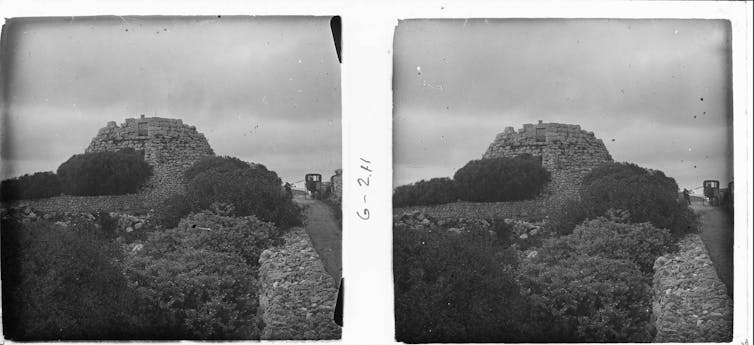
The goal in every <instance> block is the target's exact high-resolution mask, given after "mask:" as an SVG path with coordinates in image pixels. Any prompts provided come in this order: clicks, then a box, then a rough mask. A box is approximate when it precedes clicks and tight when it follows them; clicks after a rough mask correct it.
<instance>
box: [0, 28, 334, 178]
mask: <svg viewBox="0 0 754 345" xmlns="http://www.w3.org/2000/svg"><path fill="white" fill-rule="evenodd" d="M6 30H7V31H8V32H6V33H5V37H3V38H4V39H3V42H2V44H3V54H5V55H6V61H5V62H4V66H3V68H4V69H5V70H6V78H5V88H6V90H5V92H4V93H5V97H6V104H5V108H4V109H3V110H4V111H3V117H4V118H3V120H4V121H3V132H4V133H3V134H5V135H7V137H6V140H5V141H4V144H5V145H3V150H2V151H3V152H2V160H3V168H4V169H3V170H5V171H4V172H3V174H4V175H3V177H5V176H16V175H20V174H24V173H30V172H35V171H49V170H53V171H54V170H56V169H57V167H58V166H59V165H60V164H61V163H62V162H63V161H65V160H66V159H68V158H69V157H70V156H71V155H73V154H76V153H83V152H84V149H86V147H87V146H88V144H89V142H90V141H91V139H92V138H93V137H94V136H95V135H96V134H97V131H98V130H99V128H101V127H104V126H105V125H106V123H107V122H108V121H116V122H118V123H122V122H124V119H125V118H127V117H138V116H139V114H146V116H160V117H169V118H181V119H183V122H184V123H186V124H189V125H195V126H196V127H197V129H198V130H199V131H200V132H203V133H204V134H205V136H206V137H207V139H208V141H209V143H210V145H211V146H212V148H213V149H214V151H215V153H216V154H219V155H230V156H236V157H239V158H241V159H243V160H246V161H251V162H257V163H262V164H264V165H266V166H267V167H268V168H269V169H272V170H275V171H276V172H277V173H278V174H279V175H280V176H281V178H282V179H283V180H285V181H290V182H295V181H298V180H302V179H303V176H304V174H305V173H306V172H319V173H321V174H323V176H327V177H329V176H330V175H332V173H333V171H334V170H335V169H337V168H340V167H341V166H340V165H341V124H340V117H341V114H340V66H339V64H338V60H337V55H336V52H335V48H334V45H333V41H332V35H331V32H330V25H329V18H324V17H322V18H315V17H298V18H296V17H289V18H286V17H182V18H181V17H101V18H56V19H48V20H41V21H40V20H34V21H30V20H26V21H15V22H12V24H11V25H10V27H9V28H8V27H6Z"/></svg>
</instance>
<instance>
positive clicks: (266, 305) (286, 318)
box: [259, 228, 340, 340]
mask: <svg viewBox="0 0 754 345" xmlns="http://www.w3.org/2000/svg"><path fill="white" fill-rule="evenodd" d="M284 239H285V244H284V245H282V246H280V247H274V248H270V249H267V250H265V251H263V252H262V254H261V255H260V256H259V265H260V266H259V285H260V287H259V310H260V314H261V318H262V321H264V324H265V327H264V329H263V330H262V336H261V338H262V339H267V340H283V339H285V340H297V339H310V340H324V339H340V326H338V325H337V324H336V323H335V322H334V321H333V316H334V312H335V303H336V301H337V298H338V288H337V286H336V284H335V280H333V278H332V277H331V276H330V274H328V273H327V271H325V267H324V265H323V264H322V261H321V260H320V258H319V255H317V251H316V250H315V249H314V247H313V246H312V243H311V239H310V238H309V235H307V234H306V231H304V229H303V228H293V229H291V230H290V231H289V232H288V233H287V234H286V235H285V236H284Z"/></svg>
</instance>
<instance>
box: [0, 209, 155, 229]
mask: <svg viewBox="0 0 754 345" xmlns="http://www.w3.org/2000/svg"><path fill="white" fill-rule="evenodd" d="M108 216H109V217H110V218H111V219H112V220H113V221H115V224H116V225H115V233H116V234H123V233H131V232H133V231H138V230H142V229H145V228H144V226H145V224H147V223H148V222H149V219H150V216H149V215H142V216H134V215H130V214H126V213H120V212H109V213H108ZM0 218H3V219H8V218H15V219H16V220H18V221H20V222H22V223H30V222H34V221H38V220H44V221H48V222H52V223H55V224H57V225H59V226H64V227H68V226H70V225H71V224H75V223H77V222H78V220H81V219H84V220H87V221H94V220H95V219H96V218H97V214H96V212H80V211H78V210H76V211H66V212H61V211H49V212H45V211H42V210H38V209H34V208H32V207H31V206H28V205H21V206H19V207H11V208H3V209H1V210H0Z"/></svg>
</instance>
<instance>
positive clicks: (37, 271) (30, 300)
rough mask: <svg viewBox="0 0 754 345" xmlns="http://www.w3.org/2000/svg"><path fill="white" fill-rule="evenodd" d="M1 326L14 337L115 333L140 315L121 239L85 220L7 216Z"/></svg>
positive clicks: (92, 336)
mask: <svg viewBox="0 0 754 345" xmlns="http://www.w3.org/2000/svg"><path fill="white" fill-rule="evenodd" d="M2 229H3V236H2V290H3V330H4V332H5V336H6V337H7V338H10V339H20V340H51V339H56V340H57V339H80V340H86V339H117V338H123V337H128V336H131V335H132V334H130V332H131V331H132V330H133V329H135V328H138V326H139V324H140V322H141V321H140V320H139V318H138V317H137V315H136V314H135V313H134V310H133V308H132V306H133V305H134V302H135V301H136V299H137V296H136V294H135V293H134V291H132V290H130V289H129V288H128V282H127V280H126V277H125V276H123V274H122V273H121V267H119V265H118V262H120V261H121V260H122V254H121V252H120V250H119V248H118V246H117V245H116V244H115V243H114V242H113V241H112V240H111V239H110V238H108V236H107V235H106V231H101V230H102V228H101V226H100V228H98V227H97V223H95V222H92V221H89V220H81V221H78V222H76V223H74V224H72V226H71V227H64V226H61V225H57V224H53V223H50V222H46V221H36V222H31V223H27V224H21V223H20V222H17V221H15V220H12V219H6V218H4V219H3V220H2Z"/></svg>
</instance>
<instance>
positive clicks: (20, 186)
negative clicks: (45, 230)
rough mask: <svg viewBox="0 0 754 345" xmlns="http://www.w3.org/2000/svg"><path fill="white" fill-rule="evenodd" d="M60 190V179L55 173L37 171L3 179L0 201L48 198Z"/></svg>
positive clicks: (0, 186)
mask: <svg viewBox="0 0 754 345" xmlns="http://www.w3.org/2000/svg"><path fill="white" fill-rule="evenodd" d="M61 192H62V188H61V186H60V180H59V179H58V176H57V175H55V173H53V172H51V171H47V172H38V173H34V174H33V175H29V174H26V175H23V176H20V177H16V178H12V179H7V180H4V181H3V182H2V184H0V201H3V202H8V201H13V200H22V199H40V198H49V197H53V196H58V195H60V193H61Z"/></svg>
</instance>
